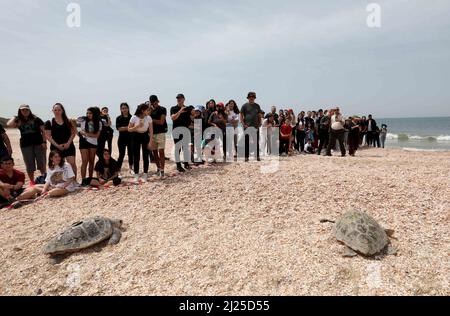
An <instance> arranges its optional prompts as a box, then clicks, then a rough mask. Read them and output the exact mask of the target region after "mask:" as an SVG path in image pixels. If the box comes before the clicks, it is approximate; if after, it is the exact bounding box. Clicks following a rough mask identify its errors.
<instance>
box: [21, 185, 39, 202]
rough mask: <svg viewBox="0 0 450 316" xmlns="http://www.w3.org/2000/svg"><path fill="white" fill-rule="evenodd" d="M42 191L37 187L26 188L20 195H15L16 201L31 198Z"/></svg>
mask: <svg viewBox="0 0 450 316" xmlns="http://www.w3.org/2000/svg"><path fill="white" fill-rule="evenodd" d="M39 192H42V190H40V189H39V188H28V189H25V191H23V193H22V194H21V195H19V196H18V197H17V201H24V200H31V199H34V198H36V195H37V194H38V193H39Z"/></svg>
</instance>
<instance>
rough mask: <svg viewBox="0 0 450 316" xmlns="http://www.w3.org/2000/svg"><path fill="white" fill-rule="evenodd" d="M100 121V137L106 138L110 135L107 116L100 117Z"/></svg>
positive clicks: (110, 130)
mask: <svg viewBox="0 0 450 316" xmlns="http://www.w3.org/2000/svg"><path fill="white" fill-rule="evenodd" d="M100 121H101V122H102V130H101V132H100V133H101V136H108V135H110V134H112V128H111V126H107V125H108V123H109V122H108V116H107V115H100Z"/></svg>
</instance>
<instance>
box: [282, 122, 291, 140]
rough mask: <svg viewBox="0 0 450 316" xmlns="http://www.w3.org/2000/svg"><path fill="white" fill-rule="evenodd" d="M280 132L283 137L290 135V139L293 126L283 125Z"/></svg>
mask: <svg viewBox="0 0 450 316" xmlns="http://www.w3.org/2000/svg"><path fill="white" fill-rule="evenodd" d="M280 131H281V133H282V134H283V135H289V137H291V134H292V126H290V125H287V124H283V125H281V128H280ZM281 137H283V136H281ZM284 138H287V137H284Z"/></svg>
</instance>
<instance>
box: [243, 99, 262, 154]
mask: <svg viewBox="0 0 450 316" xmlns="http://www.w3.org/2000/svg"><path fill="white" fill-rule="evenodd" d="M247 100H248V103H245V104H244V105H243V106H242V109H241V124H242V126H243V127H244V131H247V130H249V129H250V128H253V129H255V130H256V131H255V132H256V139H255V137H254V136H255V133H249V134H246V135H245V161H246V162H248V161H249V157H250V137H251V138H252V141H253V144H256V160H257V161H261V158H260V157H259V128H260V127H261V122H262V115H263V114H262V113H263V112H262V110H261V107H260V106H259V104H258V103H256V102H255V100H256V93H255V92H249V93H248V95H247Z"/></svg>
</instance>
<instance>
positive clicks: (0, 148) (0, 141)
mask: <svg viewBox="0 0 450 316" xmlns="http://www.w3.org/2000/svg"><path fill="white" fill-rule="evenodd" d="M3 134H6V131H5V129H4V128H3V126H1V125H0V152H4V151H6V150H7V148H6V144H5V142H4V141H3V137H2V135H3Z"/></svg>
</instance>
